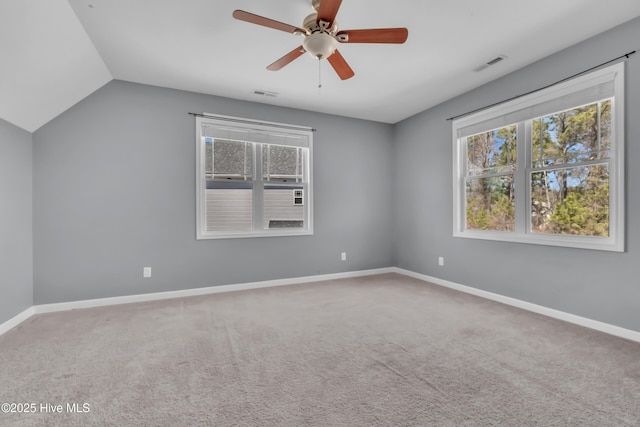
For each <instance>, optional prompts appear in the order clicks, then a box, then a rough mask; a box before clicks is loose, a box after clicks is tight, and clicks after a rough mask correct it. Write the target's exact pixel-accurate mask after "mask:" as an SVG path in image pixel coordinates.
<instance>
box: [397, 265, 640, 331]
mask: <svg viewBox="0 0 640 427" xmlns="http://www.w3.org/2000/svg"><path fill="white" fill-rule="evenodd" d="M393 271H394V272H395V273H398V274H402V275H405V276H408V277H413V278H414V279H418V280H422V281H425V282H429V283H433V284H435V285H438V286H443V287H445V288H449V289H453V290H456V291H460V292H464V293H467V294H471V295H475V296H478V297H481V298H485V299H488V300H492V301H496V302H499V303H502V304H506V305H510V306H512V307H517V308H521V309H523V310H527V311H530V312H533V313H537V314H542V315H543V316H547V317H551V318H554V319H558V320H563V321H565V322H568V323H573V324H575V325H579V326H583V327H585V328H589V329H594V330H596V331H600V332H604V333H606V334H609V335H614V336H617V337H620V338H625V339H628V340H631V341H636V342H640V332H639V331H634V330H631V329H625V328H621V327H620V326H615V325H611V324H609V323H604V322H600V321H598V320H593V319H588V318H586V317H581V316H576V315H575V314H571V313H566V312H564V311H560V310H555V309H553V308H549V307H544V306H541V305H537V304H533V303H530V302H526V301H522V300H519V299H516V298H511V297H507V296H504V295H500V294H494V293H493V292H488V291H483V290H482V289H477V288H472V287H470V286H465V285H461V284H459V283H455V282H450V281H448V280H444V279H439V278H437V277H433V276H427V275H426V274H420V273H416V272H413V271H410V270H405V269H402V268H398V267H393Z"/></svg>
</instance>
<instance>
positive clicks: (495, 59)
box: [473, 55, 507, 72]
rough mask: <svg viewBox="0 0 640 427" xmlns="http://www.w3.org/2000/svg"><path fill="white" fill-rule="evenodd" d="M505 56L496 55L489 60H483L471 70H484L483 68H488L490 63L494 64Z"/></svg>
mask: <svg viewBox="0 0 640 427" xmlns="http://www.w3.org/2000/svg"><path fill="white" fill-rule="evenodd" d="M506 58H507V57H506V56H504V55H500V56H497V57H495V58H493V59H492V60H491V61H488V62H485V63H484V64H482V65H481V66H479V67H478V68H474V69H473V71H476V72H477V71H482V70H484V69H485V68H488V67H490V66H492V65H495V64H497V63H498V62H500V61H502V60H504V59H506Z"/></svg>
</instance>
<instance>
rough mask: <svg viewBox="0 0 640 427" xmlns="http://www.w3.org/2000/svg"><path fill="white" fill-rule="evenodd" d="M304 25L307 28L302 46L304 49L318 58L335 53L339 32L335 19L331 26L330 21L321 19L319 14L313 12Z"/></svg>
mask: <svg viewBox="0 0 640 427" xmlns="http://www.w3.org/2000/svg"><path fill="white" fill-rule="evenodd" d="M303 27H304V28H305V29H306V30H307V35H306V36H305V38H304V40H303V42H302V46H303V47H304V50H305V51H306V52H307V53H309V54H310V55H311V56H313V57H314V58H317V59H324V58H328V57H329V56H331V55H333V52H335V50H336V48H337V47H338V40H336V38H335V34H336V33H337V32H338V24H337V22H335V21H334V23H333V25H332V26H331V27H330V28H328V27H329V23H328V22H324V21H319V22H318V14H317V13H312V14H310V15H309V16H307V17H306V18H305V20H304V23H303Z"/></svg>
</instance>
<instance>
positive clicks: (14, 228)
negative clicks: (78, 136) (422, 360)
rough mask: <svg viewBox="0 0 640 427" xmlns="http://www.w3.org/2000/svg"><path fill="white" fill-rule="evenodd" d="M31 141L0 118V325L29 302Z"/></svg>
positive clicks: (22, 131) (18, 129) (31, 240)
mask: <svg viewBox="0 0 640 427" xmlns="http://www.w3.org/2000/svg"><path fill="white" fill-rule="evenodd" d="M32 154H33V140H32V136H31V134H30V133H29V132H26V131H24V130H22V129H20V128H18V127H16V126H14V125H12V124H10V123H8V122H6V121H4V120H2V119H0V324H1V323H3V322H5V321H7V320H9V319H10V318H12V317H13V316H15V315H17V314H19V313H21V312H22V311H24V310H26V309H27V308H29V307H31V306H32V305H33V225H32V208H31V206H32V197H33V192H32V185H31V183H32Z"/></svg>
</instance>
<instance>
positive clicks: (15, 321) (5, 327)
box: [0, 306, 36, 335]
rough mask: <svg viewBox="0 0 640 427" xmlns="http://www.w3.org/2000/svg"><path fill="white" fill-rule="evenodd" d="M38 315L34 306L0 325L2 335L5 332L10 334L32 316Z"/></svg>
mask: <svg viewBox="0 0 640 427" xmlns="http://www.w3.org/2000/svg"><path fill="white" fill-rule="evenodd" d="M34 314H36V311H35V308H34V307H33V306H31V307H29V308H27V309H26V310H25V311H23V312H22V313H20V314H18V315H16V316H14V317H12V318H11V319H9V320H7V321H6V322H4V323H0V335H3V334H4V333H5V332H8V331H9V330H10V329H13V328H15V327H16V326H18V325H19V324H20V323H22V322H24V321H25V320H27V319H28V318H30V317H31V316H33V315H34Z"/></svg>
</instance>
